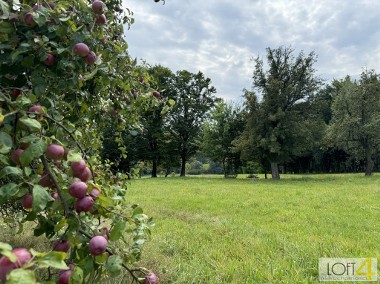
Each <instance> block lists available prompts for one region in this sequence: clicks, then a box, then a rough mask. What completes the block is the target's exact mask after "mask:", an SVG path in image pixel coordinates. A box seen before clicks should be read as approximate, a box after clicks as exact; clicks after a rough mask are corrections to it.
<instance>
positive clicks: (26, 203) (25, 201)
mask: <svg viewBox="0 0 380 284" xmlns="http://www.w3.org/2000/svg"><path fill="white" fill-rule="evenodd" d="M21 205H22V207H24V208H25V209H31V208H33V195H31V194H27V195H24V196H23V197H22V198H21Z"/></svg>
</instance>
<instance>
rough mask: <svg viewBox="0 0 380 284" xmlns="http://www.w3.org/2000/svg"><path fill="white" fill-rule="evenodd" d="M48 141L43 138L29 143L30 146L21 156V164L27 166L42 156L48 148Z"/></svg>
mask: <svg viewBox="0 0 380 284" xmlns="http://www.w3.org/2000/svg"><path fill="white" fill-rule="evenodd" d="M46 147H47V145H46V143H45V142H44V141H43V140H37V141H35V142H34V143H31V144H29V147H28V148H26V149H25V151H24V152H23V153H22V154H21V156H20V162H21V165H23V166H26V165H28V164H29V163H30V162H31V161H33V160H34V159H36V158H38V157H40V156H41V155H42V154H43V153H44V152H45V150H46Z"/></svg>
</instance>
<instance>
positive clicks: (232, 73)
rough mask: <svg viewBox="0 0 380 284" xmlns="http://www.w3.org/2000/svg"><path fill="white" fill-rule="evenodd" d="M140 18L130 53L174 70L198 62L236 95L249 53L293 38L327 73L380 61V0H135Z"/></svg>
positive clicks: (247, 72) (130, 36)
mask: <svg viewBox="0 0 380 284" xmlns="http://www.w3.org/2000/svg"><path fill="white" fill-rule="evenodd" d="M128 4H130V6H129V8H131V10H133V11H134V12H135V17H136V24H134V25H132V27H131V30H129V31H127V32H126V38H127V40H128V42H129V44H130V53H131V55H132V56H134V57H138V58H143V59H146V60H147V61H148V62H149V63H152V64H156V63H161V64H163V65H165V66H168V67H169V68H171V69H172V70H173V71H176V70H181V69H187V70H189V71H193V72H196V71H198V70H201V71H202V72H203V73H205V75H206V76H207V77H210V78H211V79H212V81H213V83H214V85H215V87H216V88H217V90H218V94H219V95H220V96H222V97H224V98H226V99H232V98H235V99H237V100H238V99H239V97H240V96H241V94H242V92H241V90H242V89H243V88H250V86H251V75H252V70H253V64H252V63H251V62H250V58H252V57H256V56H257V55H260V56H263V55H265V48H266V47H272V48H276V47H278V46H280V45H285V46H290V45H291V46H292V47H294V48H295V49H296V51H297V52H298V51H300V50H304V51H305V53H308V52H310V51H313V50H314V51H315V52H316V54H317V55H318V62H317V64H316V68H317V70H318V71H319V72H320V74H321V76H322V77H325V78H326V79H332V78H341V77H344V76H345V75H346V74H352V75H355V74H358V73H360V72H361V68H362V67H363V66H367V67H368V68H376V67H377V66H378V65H379V63H380V47H379V46H380V31H378V28H377V24H376V23H377V21H378V19H379V16H380V2H378V1H371V0H361V1H360V0H359V1H354V2H352V1H339V0H277V1H269V0H258V1H253V0H240V1H232V0H207V1H204V0H191V1H190V0H187V1H178V0H166V4H165V5H159V4H158V5H157V4H156V3H154V2H153V1H150V0H144V1H142V0H131V1H130V2H129V3H128Z"/></svg>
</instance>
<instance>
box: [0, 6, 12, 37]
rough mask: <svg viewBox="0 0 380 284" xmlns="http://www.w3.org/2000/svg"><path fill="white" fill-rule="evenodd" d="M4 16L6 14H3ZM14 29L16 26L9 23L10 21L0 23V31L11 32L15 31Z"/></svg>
mask: <svg viewBox="0 0 380 284" xmlns="http://www.w3.org/2000/svg"><path fill="white" fill-rule="evenodd" d="M0 1H1V0H0ZM3 17H4V15H3ZM0 19H1V16H0ZM13 30H14V27H13V25H12V24H11V23H8V22H1V23H0V33H4V34H10V33H12V32H13Z"/></svg>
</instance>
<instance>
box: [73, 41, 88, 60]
mask: <svg viewBox="0 0 380 284" xmlns="http://www.w3.org/2000/svg"><path fill="white" fill-rule="evenodd" d="M73 51H74V53H75V54H76V55H79V56H82V57H85V56H87V55H88V53H89V52H90V49H89V48H88V46H87V45H86V44H84V43H83V42H80V43H77V44H76V45H75V46H74V50H73Z"/></svg>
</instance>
